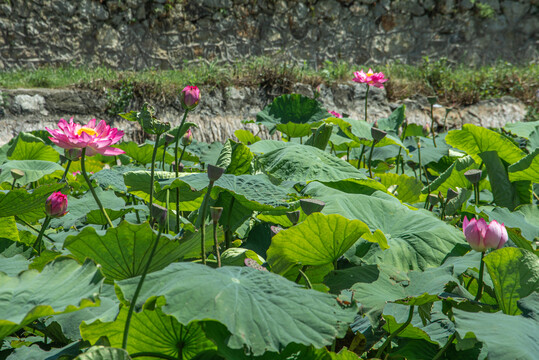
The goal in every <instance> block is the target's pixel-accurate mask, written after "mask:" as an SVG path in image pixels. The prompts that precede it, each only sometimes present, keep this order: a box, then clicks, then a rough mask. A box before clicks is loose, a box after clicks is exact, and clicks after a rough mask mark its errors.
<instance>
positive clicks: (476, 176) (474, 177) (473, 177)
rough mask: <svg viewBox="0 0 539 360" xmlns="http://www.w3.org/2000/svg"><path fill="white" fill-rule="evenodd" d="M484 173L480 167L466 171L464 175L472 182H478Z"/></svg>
mask: <svg viewBox="0 0 539 360" xmlns="http://www.w3.org/2000/svg"><path fill="white" fill-rule="evenodd" d="M482 175H483V172H482V171H481V170H479V169H472V170H468V171H466V172H465V173H464V177H465V178H466V179H468V181H469V182H471V183H472V184H477V183H478V182H479V181H481V176H482Z"/></svg>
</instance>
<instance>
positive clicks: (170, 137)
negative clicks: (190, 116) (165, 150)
mask: <svg viewBox="0 0 539 360" xmlns="http://www.w3.org/2000/svg"><path fill="white" fill-rule="evenodd" d="M175 139H176V137H175V136H174V135H172V134H169V133H167V134H166V135H165V146H167V145H169V144H172V143H173V142H174V140H175Z"/></svg>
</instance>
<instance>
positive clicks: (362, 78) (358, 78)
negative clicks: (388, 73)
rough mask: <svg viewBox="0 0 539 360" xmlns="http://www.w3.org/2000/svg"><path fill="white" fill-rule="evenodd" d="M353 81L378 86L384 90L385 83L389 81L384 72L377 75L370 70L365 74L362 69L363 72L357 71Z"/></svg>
mask: <svg viewBox="0 0 539 360" xmlns="http://www.w3.org/2000/svg"><path fill="white" fill-rule="evenodd" d="M353 81H355V82H357V83H361V84H368V85H370V86H376V87H377V88H380V89H383V88H384V85H382V84H383V83H385V82H386V81H387V79H386V78H385V75H384V73H382V72H379V73H375V72H374V71H372V69H369V71H368V72H367V73H366V74H365V73H364V72H363V69H361V71H356V72H355V73H354V79H353Z"/></svg>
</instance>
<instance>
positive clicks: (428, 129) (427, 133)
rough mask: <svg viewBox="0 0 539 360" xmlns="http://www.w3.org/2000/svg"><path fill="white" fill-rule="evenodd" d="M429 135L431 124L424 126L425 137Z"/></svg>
mask: <svg viewBox="0 0 539 360" xmlns="http://www.w3.org/2000/svg"><path fill="white" fill-rule="evenodd" d="M429 134H430V125H429V124H425V125H423V136H427V135H429Z"/></svg>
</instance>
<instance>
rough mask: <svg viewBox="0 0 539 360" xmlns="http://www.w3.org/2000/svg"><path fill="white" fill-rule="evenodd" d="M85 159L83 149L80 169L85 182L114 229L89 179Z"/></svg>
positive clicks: (84, 150)
mask: <svg viewBox="0 0 539 360" xmlns="http://www.w3.org/2000/svg"><path fill="white" fill-rule="evenodd" d="M85 158H86V148H83V149H82V154H81V156H80V168H81V172H82V176H84V180H86V183H87V184H88V187H89V188H90V192H91V193H92V196H93V197H94V200H95V202H96V203H97V206H98V207H99V209H101V212H102V213H103V216H105V219H107V223H108V224H109V226H110V227H111V228H113V227H114V225H112V221H110V218H109V215H108V214H107V211H106V210H105V208H104V207H103V204H101V200H99V198H98V197H97V194H96V193H95V190H94V188H93V186H92V182H91V181H90V178H89V177H88V174H87V173H86V164H85Z"/></svg>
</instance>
